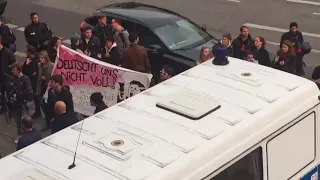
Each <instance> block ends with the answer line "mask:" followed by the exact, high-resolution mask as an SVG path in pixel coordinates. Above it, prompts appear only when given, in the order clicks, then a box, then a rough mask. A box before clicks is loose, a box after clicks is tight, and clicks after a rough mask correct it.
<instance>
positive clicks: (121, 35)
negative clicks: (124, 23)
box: [113, 28, 128, 48]
mask: <svg viewBox="0 0 320 180" xmlns="http://www.w3.org/2000/svg"><path fill="white" fill-rule="evenodd" d="M125 31H127V30H126V29H124V28H123V29H122V30H121V32H120V33H119V36H120V38H121V42H122V44H123V48H127V45H126V42H125V40H124V37H123V32H125ZM127 32H128V31H127ZM114 33H115V31H113V34H114Z"/></svg>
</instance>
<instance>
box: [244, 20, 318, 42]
mask: <svg viewBox="0 0 320 180" xmlns="http://www.w3.org/2000/svg"><path fill="white" fill-rule="evenodd" d="M244 26H248V27H251V28H255V29H263V30H268V31H276V32H288V31H289V30H288V29H281V28H276V27H270V26H264V25H259V24H252V23H245V24H244ZM302 34H303V35H304V36H310V37H316V38H320V34H315V33H308V32H302Z"/></svg>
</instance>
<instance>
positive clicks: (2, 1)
mask: <svg viewBox="0 0 320 180" xmlns="http://www.w3.org/2000/svg"><path fill="white" fill-rule="evenodd" d="M6 6H7V0H0V16H1V15H2V14H3V13H4V10H5V9H6Z"/></svg>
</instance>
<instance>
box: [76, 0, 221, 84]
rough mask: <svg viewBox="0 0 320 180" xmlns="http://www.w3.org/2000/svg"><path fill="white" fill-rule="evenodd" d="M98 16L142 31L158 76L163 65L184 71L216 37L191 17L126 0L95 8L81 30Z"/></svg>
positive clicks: (141, 36)
mask: <svg viewBox="0 0 320 180" xmlns="http://www.w3.org/2000/svg"><path fill="white" fill-rule="evenodd" d="M99 16H106V17H107V22H108V23H111V21H112V19H113V18H117V19H120V20H121V21H122V26H123V27H124V28H125V29H127V30H128V32H129V33H130V32H136V33H137V34H138V35H139V39H140V42H139V44H140V45H142V46H144V47H145V48H146V49H147V51H148V54H149V59H150V61H151V68H152V74H153V75H154V78H155V79H156V80H158V78H159V71H160V69H161V68H162V67H163V65H169V66H171V67H173V68H174V70H175V73H180V72H183V71H185V70H187V69H189V68H191V67H193V66H195V65H196V60H198V59H199V56H200V49H201V47H204V46H206V47H209V48H210V49H211V47H212V46H213V45H214V44H216V43H217V40H216V39H215V38H214V37H213V36H211V35H210V34H209V33H207V32H206V30H205V28H204V27H203V28H201V27H199V26H198V25H196V24H195V23H193V22H192V21H190V20H189V19H187V18H185V17H183V16H181V15H179V14H177V13H174V12H171V11H169V10H166V9H162V8H158V7H155V6H150V5H146V4H141V3H136V2H127V3H116V4H112V5H108V6H105V7H102V8H99V9H98V10H96V11H95V12H94V13H93V14H92V15H91V16H90V17H87V18H86V19H85V20H84V21H83V22H82V23H81V25H80V30H81V29H82V28H84V27H87V26H90V27H92V28H94V26H96V24H97V22H98V17H99Z"/></svg>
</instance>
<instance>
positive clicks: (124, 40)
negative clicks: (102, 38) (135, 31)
mask: <svg viewBox="0 0 320 180" xmlns="http://www.w3.org/2000/svg"><path fill="white" fill-rule="evenodd" d="M111 24H112V27H113V32H112V34H113V39H114V41H115V42H116V43H117V46H118V47H119V50H120V55H121V56H122V55H123V51H124V49H125V48H127V47H129V45H130V41H129V32H128V31H127V30H126V29H124V28H123V27H122V25H121V21H120V20H119V19H112V22H111Z"/></svg>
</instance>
